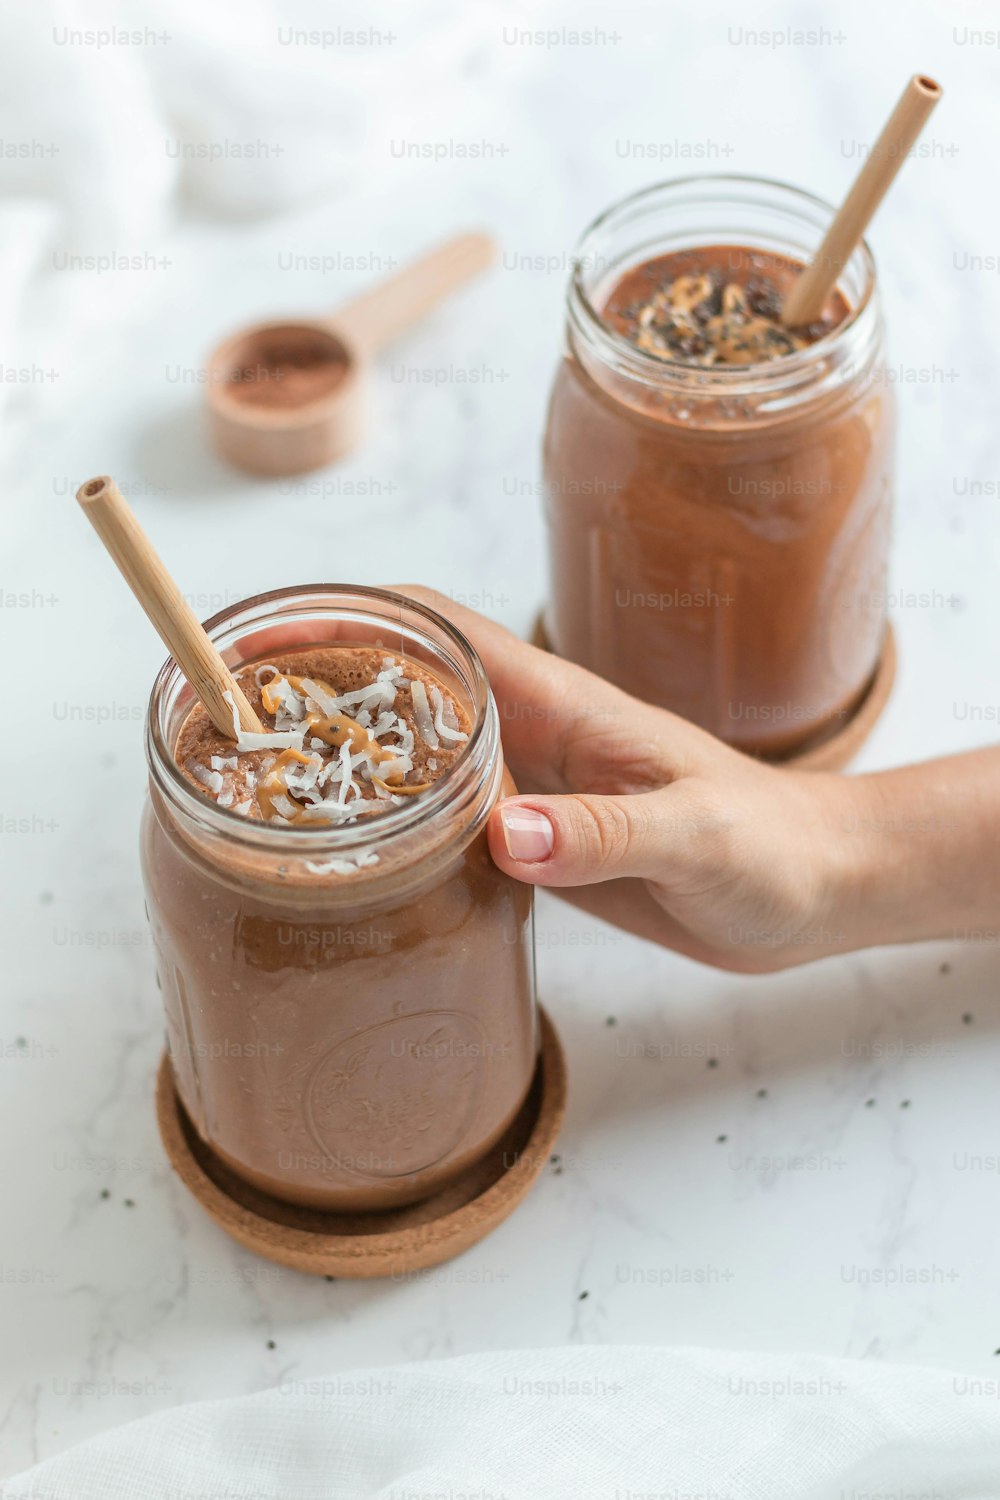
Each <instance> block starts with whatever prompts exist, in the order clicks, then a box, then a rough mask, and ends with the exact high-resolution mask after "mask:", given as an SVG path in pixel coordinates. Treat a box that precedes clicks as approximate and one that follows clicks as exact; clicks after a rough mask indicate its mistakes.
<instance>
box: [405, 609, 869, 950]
mask: <svg viewBox="0 0 1000 1500" xmlns="http://www.w3.org/2000/svg"><path fill="white" fill-rule="evenodd" d="M401 592H404V593H406V594H409V595H410V596H412V597H415V598H418V599H420V600H421V601H422V602H423V603H425V604H428V605H429V606H431V607H432V608H434V609H436V610H438V612H439V613H441V614H444V615H446V616H448V617H449V618H451V619H452V620H453V621H454V622H455V624H456V625H457V626H458V627H459V629H460V630H462V631H463V632H464V633H465V634H466V635H467V636H468V637H469V639H470V640H471V641H472V643H473V645H474V646H475V647H476V649H477V650H478V652H479V654H480V656H481V657H482V659H483V662H484V665H485V667H486V671H487V674H488V676H489V678H490V682H491V684H492V687H493V692H494V695H495V697H496V700H497V707H498V710H499V714H500V725H501V732H502V735H503V743H504V753H505V756H506V759H507V763H508V765H509V767H510V769H511V772H512V774H513V776H514V779H515V781H516V782H517V785H518V787H519V788H521V789H522V790H521V792H520V795H518V796H516V797H511V798H507V799H505V800H504V801H502V802H501V803H500V804H499V805H498V807H497V808H496V809H495V810H494V812H493V814H492V816H491V819H490V823H489V841H490V850H491V852H492V855H493V858H494V860H495V861H496V863H497V864H498V865H499V866H500V868H501V869H503V870H505V871H507V872H508V873H509V874H511V875H513V876H514V877H516V878H517V879H518V880H523V881H527V882H529V883H530V884H532V885H539V886H547V887H550V888H554V889H557V890H558V891H559V893H560V895H562V896H564V897H566V898H567V899H569V900H572V901H573V902H575V903H576V904H577V905H579V906H582V907H584V908H585V909H586V910H588V911H590V912H591V913H593V914H594V915H595V916H598V917H601V918H602V919H603V920H605V921H607V922H612V923H614V924H615V925H617V926H619V927H622V928H625V929H627V930H628V931H630V932H634V933H637V934H638V935H639V936H641V937H645V938H649V939H651V940H653V941H655V942H658V943H662V944H663V945H665V946H666V947H669V948H673V949H676V950H677V951H678V952H680V953H684V954H687V955H688V956H689V957H691V958H695V959H698V960H700V961H701V962H702V963H709V964H714V965H716V966H718V967H720V968H724V969H730V970H734V971H736V972H742V973H755V972H765V971H769V970H772V969H779V968H785V967H787V966H790V965H792V964H799V963H805V962H808V961H809V960H811V959H815V958H819V957H822V956H823V955H825V954H829V953H835V952H843V951H845V950H848V949H850V948H852V947H856V946H859V945H860V942H862V941H865V940H867V939H866V938H865V937H864V936H862V925H863V924H862V923H861V922H860V920H859V911H858V906H859V902H860V901H861V900H862V899H863V895H862V893H863V890H864V885H865V880H864V875H865V873H866V859H867V850H868V842H869V841H868V840H867V839H866V838H865V837H864V836H863V835H864V828H865V824H866V822H871V821H872V820H871V819H870V818H867V816H866V814H865V812H864V805H865V803H866V799H867V798H870V795H871V791H870V788H869V787H868V786H867V785H863V784H862V782H861V781H860V780H849V779H847V778H844V777H840V776H834V775H824V774H820V773H815V772H804V771H803V772H796V771H793V770H788V769H778V768H775V767H773V766H768V765H765V764H763V763H761V762H759V761H755V760H752V759H750V758H749V757H748V756H745V755H743V754H741V753H739V752H738V751H736V750H733V749H731V748H729V747H728V746H726V745H724V744H722V743H721V741H719V740H716V739H714V738H713V737H712V736H711V735H709V734H706V733H704V731H702V730H700V729H697V728H696V727H694V726H693V725H691V724H689V723H687V722H686V721H685V720H684V719H680V718H678V717H677V716H676V715H674V714H671V713H668V712H666V711H665V710H663V709H659V708H653V707H651V706H649V705H648V704H644V703H640V702H638V701H637V700H636V699H634V698H631V697H629V696H628V695H627V694H626V693H623V692H621V691H620V690H619V689H617V688H615V687H612V686H610V685H609V684H608V683H605V682H603V681H602V680H601V679H600V678H598V677H595V676H594V675H593V674H592V673H590V672H587V671H585V670H584V669H583V668H582V667H577V666H574V665H572V664H571V663H569V662H565V661H562V660H561V659H560V658H558V657H555V656H552V655H550V654H549V653H547V652H545V651H540V650H538V649H537V648H535V647H533V646H529V645H526V644H525V643H524V642H523V641H521V640H518V639H517V637H515V636H514V635H512V634H511V633H510V632H509V631H507V630H505V629H504V628H503V627H502V626H500V625H497V624H495V623H494V622H492V621H490V620H486V619H484V618H483V617H481V616H479V615H477V614H475V613H473V611H471V610H468V609H465V608H462V607H461V606H458V605H455V604H453V603H452V601H451V600H449V599H447V598H445V597H444V596H442V595H438V594H435V593H434V592H433V591H431V590H429V589H422V588H418V587H405V588H404V589H402V590H401ZM850 828H853V829H854V832H855V836H853V837H852V836H848V833H847V830H848V829H850Z"/></svg>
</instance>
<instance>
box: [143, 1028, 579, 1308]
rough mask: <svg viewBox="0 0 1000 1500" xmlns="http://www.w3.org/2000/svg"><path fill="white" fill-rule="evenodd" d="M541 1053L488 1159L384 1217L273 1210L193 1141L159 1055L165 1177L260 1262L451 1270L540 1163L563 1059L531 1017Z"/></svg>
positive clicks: (552, 1135) (558, 1096)
mask: <svg viewBox="0 0 1000 1500" xmlns="http://www.w3.org/2000/svg"><path fill="white" fill-rule="evenodd" d="M539 1015H540V1021H541V1038H542V1046H541V1053H540V1056H539V1060H538V1067H537V1069H536V1072H535V1077H534V1080H533V1082H532V1085H531V1089H530V1091H529V1093H528V1097H527V1099H526V1100H525V1103H524V1107H523V1108H522V1110H521V1113H520V1114H519V1115H518V1117H517V1119H516V1120H515V1121H514V1123H513V1125H512V1126H511V1127H510V1129H509V1130H508V1131H507V1133H506V1135H505V1136H504V1137H503V1138H502V1139H501V1140H500V1141H499V1142H498V1143H497V1145H496V1146H494V1148H493V1150H492V1151H491V1152H490V1153H489V1155H488V1156H487V1157H486V1158H485V1159H484V1160H483V1161H481V1162H479V1163H477V1165H476V1166H475V1167H472V1168H470V1169H469V1171H468V1172H466V1173H465V1174H464V1176H462V1177H460V1178H459V1179H458V1181H457V1182H453V1183H452V1184H451V1185H450V1186H449V1187H447V1188H445V1189H443V1190H442V1191H441V1192H440V1193H437V1194H435V1195H434V1197H432V1198H427V1199H425V1200H424V1202H423V1203H415V1204H412V1205H411V1206H410V1207H408V1208H400V1209H391V1210H388V1211H387V1212H384V1213H356V1214H332V1213H323V1212H320V1211H318V1210H315V1209H308V1208H296V1207H294V1206H293V1205H292V1204H290V1203H281V1202H279V1201H278V1200H277V1199H276V1198H271V1197H269V1196H268V1195H267V1194H266V1193H261V1192H258V1191H257V1190H256V1189H255V1188H253V1187H250V1186H249V1184H247V1183H245V1182H243V1181H242V1179H241V1178H239V1177H237V1176H236V1174H235V1173H234V1172H232V1171H230V1170H229V1168H228V1167H226V1166H224V1165H223V1164H222V1162H220V1161H219V1160H218V1159H217V1158H216V1157H215V1156H214V1155H213V1153H212V1152H211V1151H210V1150H209V1149H208V1147H207V1146H206V1145H205V1144H204V1142H203V1141H202V1140H200V1138H199V1137H198V1135H197V1133H196V1132H195V1130H194V1128H193V1127H192V1125H191V1123H190V1121H189V1120H188V1118H187V1115H186V1114H185V1112H184V1109H183V1107H182V1105H181V1103H180V1101H179V1099H178V1098H177V1093H176V1090H175V1088H174V1081H173V1074H172V1071H171V1067H170V1059H169V1057H168V1056H167V1054H166V1053H164V1055H163V1060H162V1061H161V1063H160V1069H159V1073H158V1074H157V1080H156V1118H157V1123H158V1125H159V1129H160V1137H161V1139H162V1141H163V1145H164V1148H165V1149H166V1153H167V1156H168V1157H169V1159H170V1164H171V1166H172V1167H173V1169H174V1171H175V1172H176V1173H177V1175H178V1176H179V1177H180V1179H181V1181H182V1182H183V1183H184V1184H185V1186H186V1187H188V1188H189V1189H190V1190H191V1192H192V1193H193V1194H194V1196H195V1197H196V1198H197V1200H198V1202H199V1203H200V1204H201V1206H202V1208H203V1209H205V1211H206V1212H207V1213H208V1214H210V1215H211V1217H212V1218H213V1219H214V1220H215V1222H216V1223H217V1224H218V1225H219V1227H220V1228H222V1229H224V1230H225V1231H226V1233H227V1234H229V1235H232V1237H233V1239H235V1240H239V1242H240V1244H241V1245H245V1246H246V1248H247V1249H248V1250H253V1251H254V1252H255V1253H256V1254H257V1255H261V1256H263V1257H264V1258H265V1259H266V1260H272V1261H276V1262H277V1263H278V1264H279V1265H282V1266H289V1267H291V1269H292V1270H294V1271H306V1272H308V1273H309V1274H310V1275H313V1276H340V1277H347V1278H368V1277H376V1276H401V1275H406V1274H407V1273H408V1272H413V1271H421V1270H425V1269H426V1268H427V1267H429V1266H437V1265H440V1264H441V1262H442V1261H446V1260H451V1259H452V1257H453V1256H455V1255H460V1254H461V1253H462V1251H463V1250H468V1249H469V1247H470V1246H472V1245H475V1244H477V1243H478V1242H479V1241H480V1240H482V1239H485V1237H486V1236H487V1235H488V1234H489V1233H490V1231H491V1230H493V1229H495V1228H496V1227H497V1225H498V1224H501V1223H503V1221H504V1219H506V1218H507V1216H508V1215H509V1214H510V1213H512V1212H513V1210H514V1209H515V1208H516V1207H517V1205H518V1204H519V1203H520V1202H521V1199H522V1198H524V1197H525V1196H526V1194H527V1193H528V1191H529V1189H530V1188H531V1186H532V1184H533V1183H534V1182H535V1181H536V1180H537V1178H538V1176H539V1175H540V1173H541V1171H542V1169H543V1167H544V1166H545V1164H546V1163H547V1162H548V1160H549V1158H550V1156H551V1154H552V1148H553V1146H554V1144H555V1140H556V1137H557V1136H558V1134H559V1129H560V1126H561V1125H562V1121H563V1115H564V1114H565V1111H566V1059H565V1057H564V1055H563V1050H562V1046H561V1044H560V1041H559V1037H558V1035H557V1033H556V1029H555V1027H554V1026H553V1024H552V1022H551V1021H550V1020H549V1017H548V1016H547V1014H546V1013H545V1011H544V1010H541V1009H540V1011H539Z"/></svg>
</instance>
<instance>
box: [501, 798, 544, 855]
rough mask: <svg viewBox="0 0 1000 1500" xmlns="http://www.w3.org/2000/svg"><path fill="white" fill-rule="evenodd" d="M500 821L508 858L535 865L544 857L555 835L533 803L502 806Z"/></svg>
mask: <svg viewBox="0 0 1000 1500" xmlns="http://www.w3.org/2000/svg"><path fill="white" fill-rule="evenodd" d="M500 822H501V824H502V825H503V837H504V843H505V844H506V845H507V853H508V854H509V855H510V857H511V859H516V860H519V861H520V863H521V864H523V865H537V864H539V863H540V862H541V861H542V860H543V859H548V857H549V855H550V854H551V853H552V850H553V848H554V846H555V841H556V838H555V834H554V833H553V831H552V824H551V823H550V822H549V820H548V818H547V817H546V816H545V814H544V813H540V812H536V811H535V809H534V808H533V807H502V808H501V809H500Z"/></svg>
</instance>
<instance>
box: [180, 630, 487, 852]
mask: <svg viewBox="0 0 1000 1500" xmlns="http://www.w3.org/2000/svg"><path fill="white" fill-rule="evenodd" d="M381 662H382V665H381V670H379V671H378V673H377V674H376V676H375V678H374V680H373V681H372V682H368V683H365V684H364V686H361V687H353V688H351V689H350V690H348V691H344V692H339V691H338V690H337V689H336V688H335V687H334V686H332V685H331V684H330V683H329V682H325V681H323V680H321V679H319V678H317V677H296V676H295V675H294V674H293V673H291V672H282V671H281V670H280V669H279V668H278V667H277V666H276V665H275V664H274V663H264V664H262V665H261V666H258V667H256V668H255V669H254V671H253V674H252V676H253V681H254V682H255V683H256V686H257V688H258V690H259V692H260V699H261V708H262V717H263V715H269V716H270V717H271V719H272V720H273V729H271V730H270V731H269V732H266V733H263V734H259V733H253V732H250V731H247V730H244V729H242V728H241V727H240V724H239V716H238V714H237V711H236V706H235V703H234V702H233V697H232V694H231V693H227V694H226V695H225V699H226V702H227V703H228V705H229V707H230V709H231V710H232V715H233V731H234V737H235V740H236V752H235V754H232V753H231V754H220V753H212V754H210V755H208V756H207V757H206V758H207V759H208V762H209V763H208V765H205V764H203V763H202V762H201V761H200V760H199V759H198V758H197V757H189V758H188V759H186V760H185V762H184V764H185V768H186V769H187V771H188V772H189V773H190V775H191V776H192V778H193V779H194V780H195V781H196V782H197V783H198V784H199V786H201V787H203V788H204V790H205V791H206V792H207V793H208V794H209V795H210V796H212V797H214V798H215V799H216V801H217V803H218V805H219V806H220V807H225V808H230V809H231V810H232V811H233V812H236V813H238V814H240V815H241V816H245V817H250V818H259V819H261V820H263V821H265V822H271V823H276V824H277V825H279V826H283V827H310V826H312V827H334V828H336V827H342V826H343V825H345V824H349V823H355V822H357V820H358V819H359V818H361V817H365V816H368V815H370V814H371V813H372V812H375V811H378V810H382V809H385V808H386V806H387V805H388V806H397V805H401V804H403V803H404V802H405V801H407V800H408V799H409V798H410V797H412V796H414V795H415V794H418V793H420V792H423V791H426V790H427V789H428V787H429V786H430V784H431V783H430V781H424V780H422V779H421V778H420V775H419V772H418V774H417V775H416V776H415V777H414V776H413V775H412V773H413V772H414V769H415V767H416V766H417V765H418V764H422V765H425V766H426V767H427V769H428V771H431V772H435V773H436V772H437V771H438V767H439V760H438V757H437V756H435V757H430V758H429V757H427V755H426V750H425V749H424V748H423V747H426V748H427V749H431V750H435V751H439V752H440V751H441V750H442V749H443V750H444V751H445V752H454V751H455V750H456V749H457V747H458V746H459V745H460V744H461V743H462V742H463V741H465V740H466V739H468V735H467V734H466V733H465V732H464V731H463V730H462V728H461V726H460V721H459V718H458V714H457V712H456V707H455V703H454V701H453V700H452V699H451V697H450V696H448V695H447V694H446V693H444V692H442V690H441V688H440V687H438V686H437V685H436V684H431V685H430V690H429V694H428V687H427V686H426V685H425V683H424V682H422V681H421V680H419V679H418V678H416V677H414V678H412V679H410V678H407V677H406V676H405V675H404V672H403V668H402V667H401V666H400V664H399V663H398V662H397V661H396V660H395V659H394V658H393V657H390V656H385V657H382V659H381ZM354 680H355V682H356V681H357V677H355V679H354ZM407 698H408V699H409V703H407V701H406V700H407ZM407 712H408V715H409V717H408V718H407V717H406V716H404V715H405V714H406V713H407ZM414 727H415V729H416V735H415V734H414ZM417 736H419V739H420V741H422V747H421V749H420V751H419V756H418V753H417ZM213 748H214V747H213ZM250 755H252V756H253V760H252V762H248V761H247V759H245V757H247V756H250ZM408 777H411V778H412V779H410V780H407V778H408ZM376 859H377V856H375V855H371V854H369V855H364V856H362V855H358V856H355V855H353V854H349V853H348V852H346V851H345V854H344V856H343V857H338V858H337V859H332V860H329V861H326V862H320V863H317V864H315V865H314V864H311V863H310V864H309V865H308V868H309V869H310V870H311V871H312V872H313V873H316V874H322V873H326V872H327V871H332V872H335V873H337V874H348V873H351V872H352V871H354V870H356V869H358V868H362V867H363V866H365V865H367V864H370V863H372V862H373V861H375V860H376Z"/></svg>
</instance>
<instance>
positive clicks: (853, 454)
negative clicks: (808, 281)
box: [544, 176, 895, 758]
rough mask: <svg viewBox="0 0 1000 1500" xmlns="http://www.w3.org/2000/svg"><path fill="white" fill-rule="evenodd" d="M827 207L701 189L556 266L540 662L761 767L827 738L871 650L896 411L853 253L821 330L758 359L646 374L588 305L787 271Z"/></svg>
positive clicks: (867, 678) (643, 207) (621, 209)
mask: <svg viewBox="0 0 1000 1500" xmlns="http://www.w3.org/2000/svg"><path fill="white" fill-rule="evenodd" d="M832 213H833V210H832V209H831V208H830V206H829V205H828V204H826V203H823V202H821V201H820V200H819V199H818V198H814V197H812V196H811V195H809V194H806V193H802V192H799V191H797V190H796V189H794V188H790V187H785V186H783V185H782V184H780V183H775V182H768V181H764V180H758V179H756V178H749V177H722V176H720V177H701V178H688V179H685V180H681V181H675V182H668V183H664V184H661V185H659V186H656V187H652V188H649V189H647V190H646V191H644V192H641V193H637V194H635V195H634V196H633V197H631V198H627V199H626V200H624V201H623V202H621V203H619V204H617V205H615V206H614V207H613V208H610V209H609V210H608V211H607V212H606V213H604V214H602V215H601V217H600V218H599V219H597V220H596V221H595V223H594V224H593V225H592V226H591V227H590V229H588V230H587V232H586V233H585V235H584V236H583V239H582V241H581V243H580V245H579V247H578V251H577V255H576V259H575V262H574V271H573V275H572V277H571V280H570V285H569V292H568V297H567V322H566V348H565V354H564V357H563V359H562V360H561V362H560V366H559V369H558V371H557V374H556V377H555V384H554V387H553V391H552V396H551V401H550V405H549V416H548V428H547V432H546V437H545V445H544V474H545V486H544V487H545V504H546V511H547V519H548V530H549V554H550V578H551V588H550V597H549V601H548V606H547V610H546V613H545V616H544V623H545V631H546V634H547V636H548V641H549V644H550V645H551V647H552V649H553V650H555V651H557V652H558V653H559V654H560V655H562V656H566V657H568V658H570V659H572V660H573V661H576V662H580V663H581V664H582V665H583V666H585V667H589V668H590V669H591V670H592V671H594V672H597V673H599V674H600V676H602V677H605V678H607V679H608V680H609V681H611V682H614V683H616V684H617V685H618V686H619V687H622V688H624V689H625V690H626V691H627V692H629V693H632V694H634V695H636V696H637V697H639V698H642V699H644V700H646V701H647V702H650V703H655V704H659V705H661V706H662V707H664V708H669V709H672V710H673V711H674V712H676V713H678V714H681V715H683V716H684V717H685V718H687V719H690V720H692V721H693V722H694V723H696V724H699V725H701V726H702V727H703V728H705V729H708V730H710V731H711V732H712V733H713V734H715V735H718V736H720V737H721V738H722V739H724V740H727V741H729V742H730V743H731V744H734V745H737V746H739V747H740V748H742V749H744V750H748V751H751V752H753V753H756V754H764V755H769V756H772V757H775V758H781V757H783V756H787V755H789V754H791V753H794V752H795V751H797V750H799V749H801V748H803V747H804V746H805V745H807V744H812V743H815V742H818V741H820V740H822V739H824V738H826V737H827V736H828V735H829V734H830V733H831V732H832V731H833V730H835V729H836V728H838V727H840V725H841V724H842V722H843V721H844V720H845V719H846V718H848V717H849V716H850V715H851V714H852V713H853V711H854V710H855V708H856V707H857V705H858V704H859V702H860V701H861V700H862V698H863V697H864V695H865V692H866V691H867V689H868V687H869V685H870V683H871V680H872V678H873V676H874V673H875V671H876V668H877V666H878V661H879V656H880V653H881V650H882V646H883V640H884V635H885V629H886V615H885V581H886V569H887V561H888V548H889V537H890V525H891V511H892V480H893V452H894V438H895V403H894V397H893V389H892V386H891V384H890V382H889V380H888V376H887V372H886V369H885V364H884V329H883V322H882V316H881V312H880V308H879V301H878V295H877V291H876V285H875V266H874V262H873V260H872V257H871V253H870V251H869V250H868V247H867V245H865V244H861V245H860V246H859V247H858V248H857V249H856V250H855V252H854V254H853V255H852V256H851V259H850V261H849V262H848V264H847V265H846V266H845V267H844V270H843V272H842V274H841V277H840V280H839V290H840V291H841V292H842V293H843V295H844V297H845V299H846V301H847V304H848V307H849V311H848V313H847V315H846V316H845V318H844V319H843V321H842V322H841V323H840V325H839V326H838V327H836V328H835V329H834V330H833V331H832V332H830V333H829V334H827V335H826V336H825V337H823V338H820V339H818V340H817V341H816V342H815V343H814V344H812V345H810V346H809V347H807V348H805V349H802V350H800V351H798V352H796V353H793V354H789V355H785V356H783V357H781V358H778V359H775V360H773V361H771V362H769V363H758V364H753V365H746V366H742V367H739V366H713V367H711V368H708V369H705V368H692V367H691V366H686V365H683V364H679V363H674V362H672V361H666V360H662V359H659V358H658V357H656V356H655V355H653V354H650V353H646V352H644V351H643V350H641V349H638V348H636V347H634V346H633V345H632V344H630V343H629V342H628V341H627V340H626V339H625V338H623V337H622V336H621V335H620V334H618V333H617V332H614V331H612V329H611V328H609V327H608V325H607V324H606V323H605V322H604V321H603V320H602V317H601V308H602V306H603V303H604V301H605V299H606V298H607V295H608V293H609V292H610V290H611V288H612V287H613V286H614V285H615V284H616V283H617V282H618V281H619V280H620V279H621V277H622V276H623V275H624V274H625V273H626V272H628V271H629V270H631V269H633V268H634V267H636V266H639V265H641V264H643V263H644V262H646V261H649V260H652V259H654V258H656V257H660V256H663V255H667V254H669V253H671V252H673V251H680V250H689V249H692V248H697V247H707V246H716V247H718V246H731V247H733V248H734V249H736V248H738V249H739V250H740V251H741V252H746V251H748V250H749V251H751V252H752V251H766V252H770V253H772V254H777V255H780V256H783V257H786V258H789V259H791V260H793V261H797V262H800V263H802V262H805V261H807V260H809V258H810V257H811V256H812V254H813V253H814V252H815V250H816V248H817V246H818V245H819V242H820V241H821V239H822V236H823V233H824V231H825V229H826V227H827V225H828V223H829V221H830V218H831V216H832ZM745 263H746V261H745V254H744V264H745Z"/></svg>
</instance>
